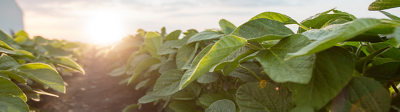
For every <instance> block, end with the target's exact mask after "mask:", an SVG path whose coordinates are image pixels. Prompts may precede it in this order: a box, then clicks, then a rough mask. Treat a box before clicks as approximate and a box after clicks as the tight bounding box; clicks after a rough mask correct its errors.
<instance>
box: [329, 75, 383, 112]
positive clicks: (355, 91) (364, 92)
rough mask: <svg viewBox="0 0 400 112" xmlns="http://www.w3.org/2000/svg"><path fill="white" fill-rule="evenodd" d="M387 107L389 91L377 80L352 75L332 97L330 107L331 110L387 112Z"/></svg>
mask: <svg viewBox="0 0 400 112" xmlns="http://www.w3.org/2000/svg"><path fill="white" fill-rule="evenodd" d="M389 108H390V95H389V92H388V91H387V90H386V89H385V88H384V87H382V85H381V84H380V83H379V82H376V81H374V80H371V79H368V78H365V77H353V78H352V79H351V81H350V82H349V84H347V86H346V87H345V88H343V89H342V91H341V92H340V93H339V94H338V95H337V96H336V98H334V99H333V101H332V108H331V109H332V111H333V112H343V111H368V112H388V111H389Z"/></svg>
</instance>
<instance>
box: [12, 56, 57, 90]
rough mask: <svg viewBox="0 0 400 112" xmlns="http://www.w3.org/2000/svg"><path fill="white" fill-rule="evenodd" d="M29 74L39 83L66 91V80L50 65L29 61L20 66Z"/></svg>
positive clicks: (20, 68)
mask: <svg viewBox="0 0 400 112" xmlns="http://www.w3.org/2000/svg"><path fill="white" fill-rule="evenodd" d="M18 69H19V70H21V71H22V72H25V73H27V74H28V77H29V78H30V79H32V80H35V81H36V82H38V83H41V84H43V85H46V86H49V87H50V88H53V89H54V90H56V91H59V92H63V93H65V86H64V81H63V80H62V78H61V76H60V75H59V74H58V72H57V71H56V70H55V69H54V68H52V67H51V66H50V65H47V64H43V63H28V64H25V65H21V66H20V67H18Z"/></svg>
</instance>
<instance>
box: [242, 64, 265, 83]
mask: <svg viewBox="0 0 400 112" xmlns="http://www.w3.org/2000/svg"><path fill="white" fill-rule="evenodd" d="M239 67H240V68H243V69H245V70H247V71H249V72H250V73H251V74H252V75H253V76H254V77H256V78H257V79H258V80H259V81H261V78H260V77H258V76H257V75H256V74H255V73H254V72H253V71H251V70H249V69H247V68H246V67H243V66H240V65H239Z"/></svg>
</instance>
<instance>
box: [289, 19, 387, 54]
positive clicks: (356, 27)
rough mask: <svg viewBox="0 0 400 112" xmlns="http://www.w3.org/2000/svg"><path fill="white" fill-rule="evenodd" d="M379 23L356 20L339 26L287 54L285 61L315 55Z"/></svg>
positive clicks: (370, 20) (368, 20)
mask: <svg viewBox="0 0 400 112" xmlns="http://www.w3.org/2000/svg"><path fill="white" fill-rule="evenodd" d="M380 23H381V22H380V21H379V20H377V19H357V20H354V21H353V22H351V23H348V24H344V25H342V26H339V27H340V28H338V29H336V30H334V31H332V32H330V33H329V34H328V35H325V36H323V37H320V39H318V40H317V41H315V42H312V43H311V44H309V45H307V46H305V47H303V48H302V49H300V50H299V51H297V52H295V53H289V54H288V57H287V59H290V58H294V57H299V56H305V55H309V54H313V53H317V52H320V51H323V50H325V49H328V48H330V47H332V46H335V45H336V44H337V43H339V42H343V41H345V40H348V39H351V38H353V37H355V36H357V35H359V34H362V33H364V32H366V31H368V30H369V29H372V28H374V27H375V26H378V25H379V24H380Z"/></svg>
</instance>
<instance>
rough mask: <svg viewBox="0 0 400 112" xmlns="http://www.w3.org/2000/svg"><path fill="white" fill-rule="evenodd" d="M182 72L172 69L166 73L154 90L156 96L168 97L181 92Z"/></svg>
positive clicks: (159, 79) (158, 80)
mask: <svg viewBox="0 0 400 112" xmlns="http://www.w3.org/2000/svg"><path fill="white" fill-rule="evenodd" d="M183 73H184V72H182V71H180V70H177V69H171V70H168V71H166V72H164V73H163V74H162V75H161V76H160V77H159V78H158V79H157V81H156V83H155V84H154V88H153V93H154V95H157V96H168V95H172V94H174V93H176V92H178V91H179V83H180V81H181V78H182V76H183Z"/></svg>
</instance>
